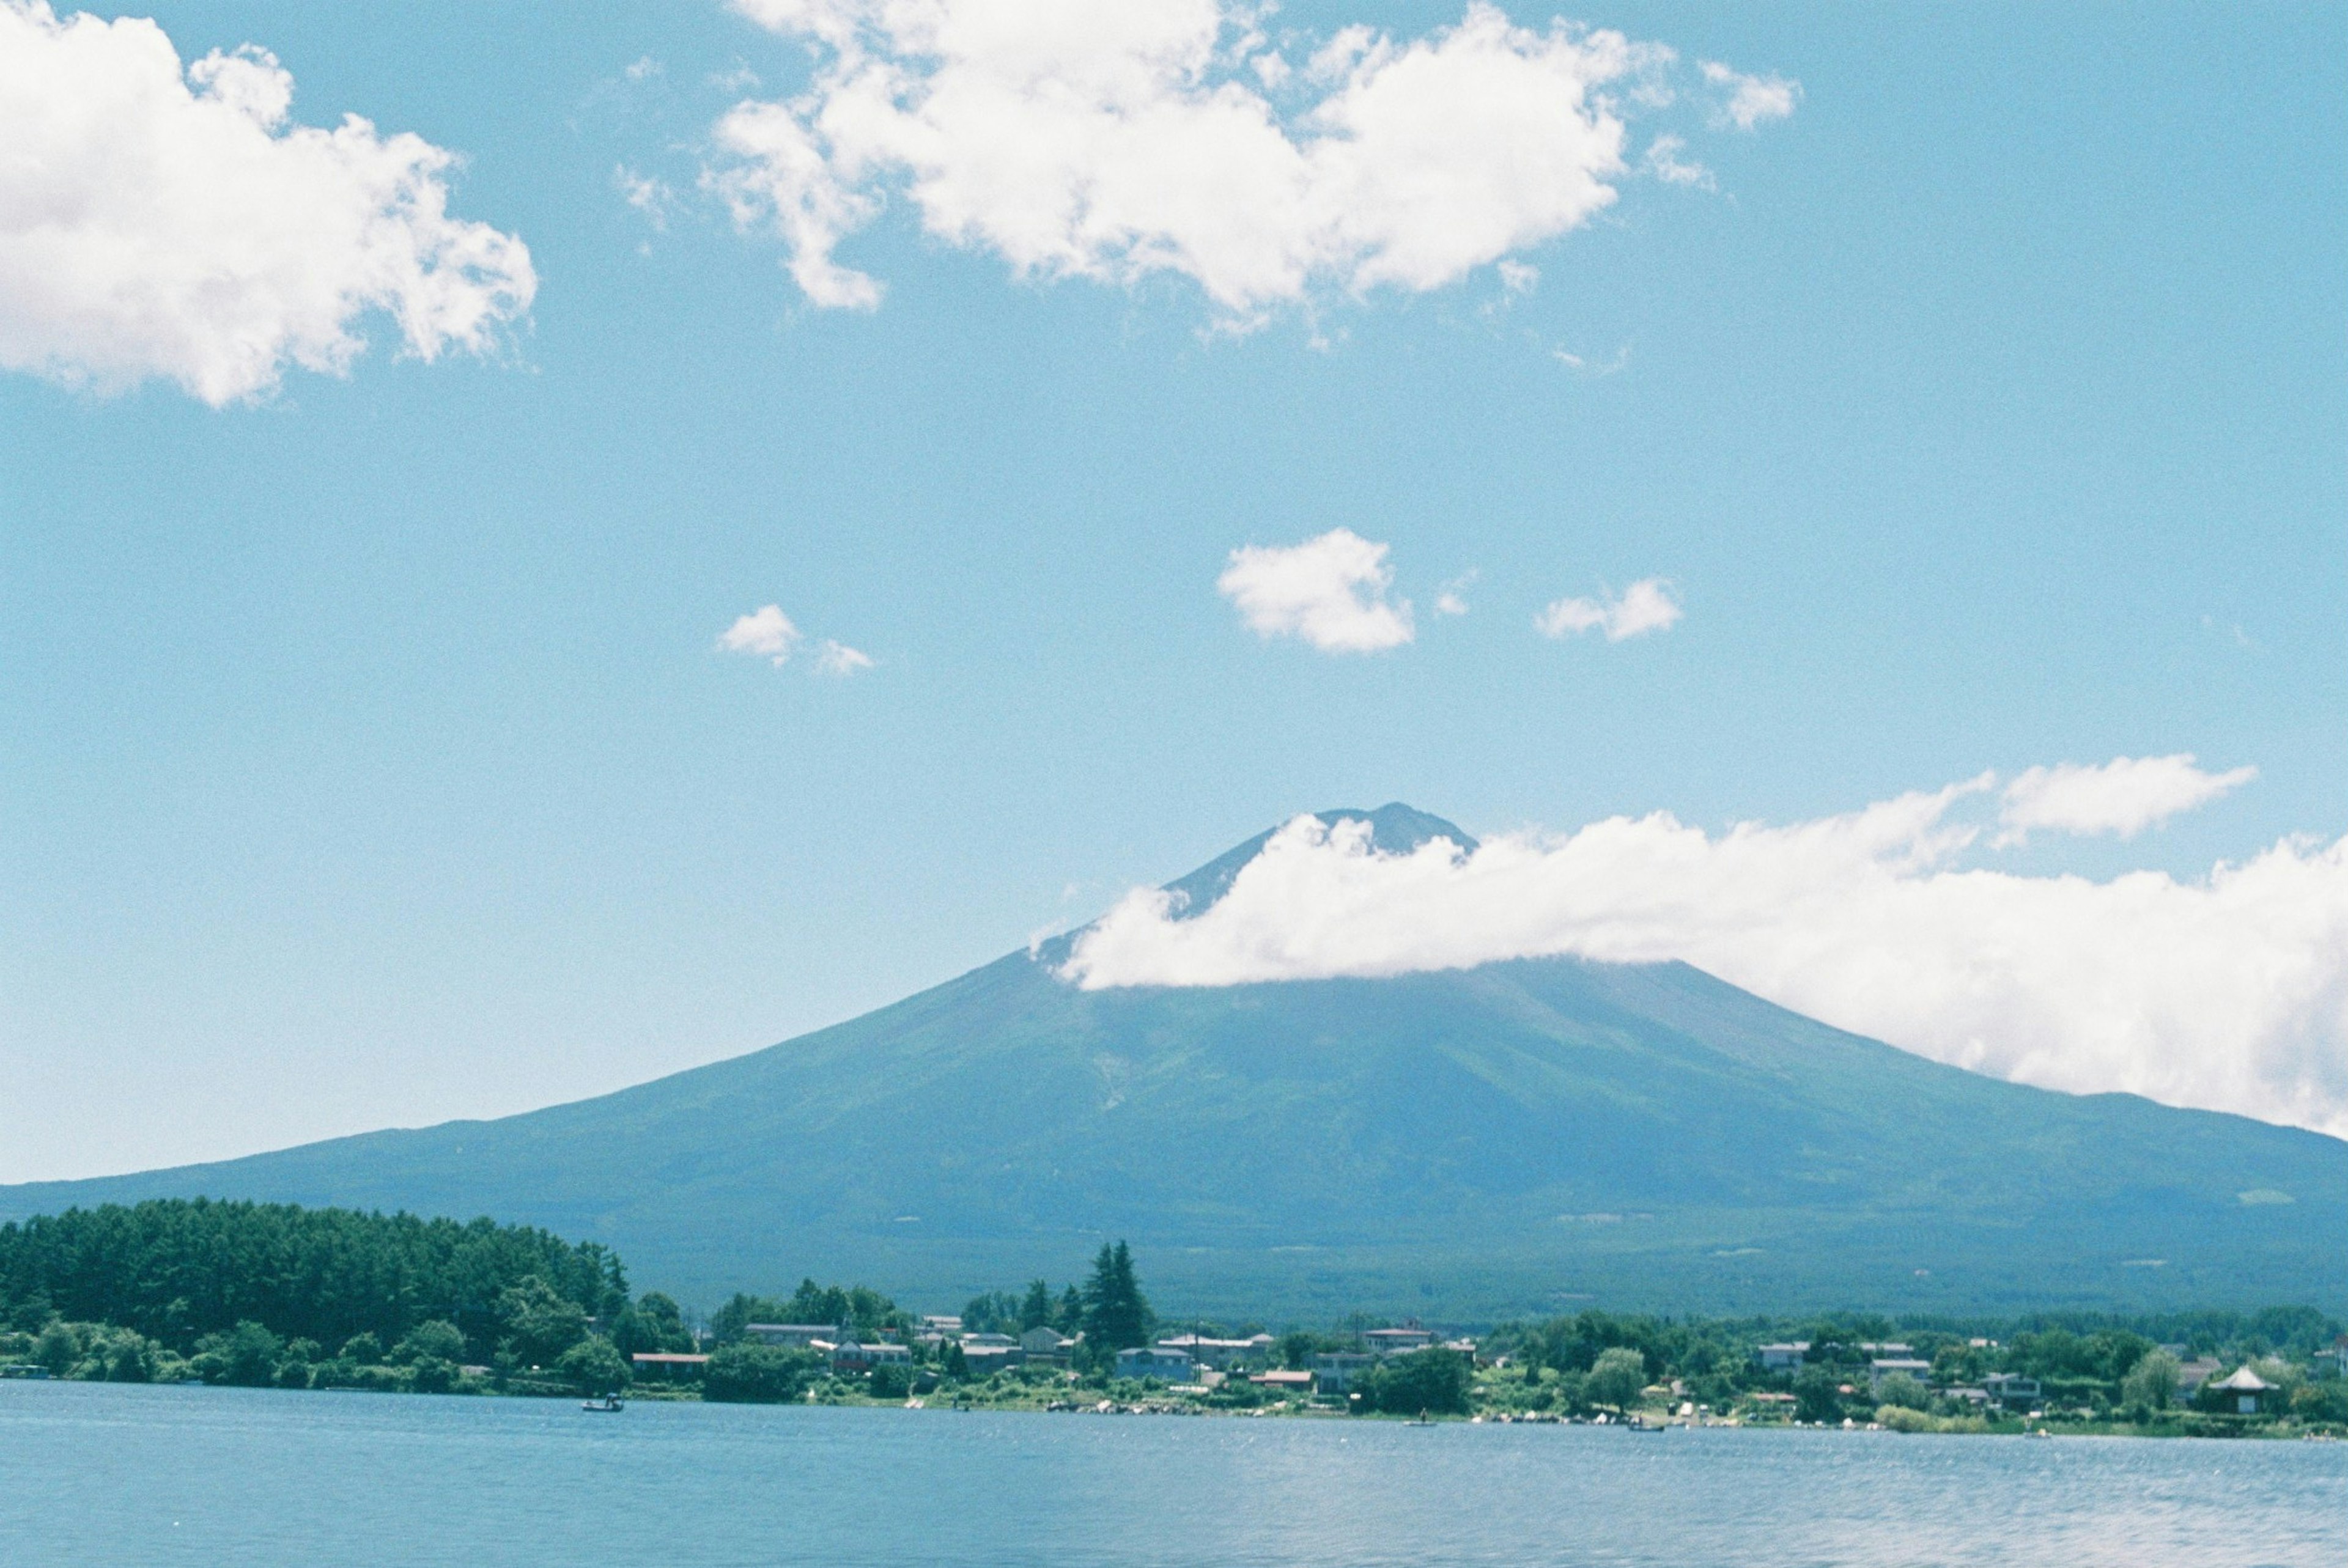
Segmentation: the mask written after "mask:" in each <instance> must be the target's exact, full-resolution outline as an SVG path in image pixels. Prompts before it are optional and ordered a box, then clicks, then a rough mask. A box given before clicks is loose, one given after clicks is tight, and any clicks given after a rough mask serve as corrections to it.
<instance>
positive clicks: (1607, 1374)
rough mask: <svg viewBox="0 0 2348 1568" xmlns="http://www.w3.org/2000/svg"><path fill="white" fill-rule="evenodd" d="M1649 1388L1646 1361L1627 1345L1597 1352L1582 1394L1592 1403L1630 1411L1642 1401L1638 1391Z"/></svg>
mask: <svg viewBox="0 0 2348 1568" xmlns="http://www.w3.org/2000/svg"><path fill="white" fill-rule="evenodd" d="M1646 1386H1647V1358H1645V1357H1644V1356H1642V1355H1641V1354H1640V1353H1639V1352H1638V1351H1636V1350H1633V1349H1631V1348H1628V1347H1627V1346H1615V1347H1612V1348H1608V1349H1605V1350H1601V1351H1600V1352H1599V1353H1598V1358H1597V1360H1596V1361H1595V1362H1594V1363H1593V1364H1592V1365H1591V1368H1590V1376H1589V1378H1588V1380H1587V1381H1586V1382H1585V1383H1584V1384H1583V1385H1582V1393H1583V1397H1584V1398H1586V1399H1589V1400H1590V1402H1591V1403H1592V1404H1596V1405H1612V1406H1613V1407H1614V1408H1615V1409H1618V1410H1619V1409H1629V1408H1630V1407H1631V1406H1632V1405H1634V1404H1637V1403H1638V1402H1639V1390H1640V1389H1643V1388H1645V1387H1646Z"/></svg>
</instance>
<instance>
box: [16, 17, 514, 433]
mask: <svg viewBox="0 0 2348 1568" xmlns="http://www.w3.org/2000/svg"><path fill="white" fill-rule="evenodd" d="M292 101H293V77H290V76H289V75H288V74H287V73H286V72H285V71H284V69H283V67H280V66H279V65H278V63H277V61H276V60H275V59H274V58H273V56H270V55H269V54H267V53H266V52H264V51H263V50H260V49H256V48H252V47H251V46H247V47H245V48H243V49H240V50H238V51H237V52H236V53H234V54H221V53H219V52H218V51H215V52H213V53H211V54H210V55H207V56H204V57H203V58H202V59H201V60H198V61H196V62H195V63H194V64H192V65H191V66H187V67H185V68H184V69H182V67H181V63H180V56H179V54H178V51H177V50H175V49H174V48H173V47H172V45H171V41H170V38H169V37H167V36H165V35H164V33H163V30H162V29H161V28H160V26H156V24H155V23H153V22H151V21H141V20H138V19H135V18H128V17H126V18H124V19H121V20H119V21H114V22H107V21H103V20H100V19H99V18H98V17H95V16H91V15H76V16H74V17H72V18H70V19H68V20H66V21H62V22H61V21H59V20H58V19H57V15H56V14H55V13H54V12H52V11H51V10H50V9H49V7H48V6H47V5H46V4H43V3H42V0H0V366H5V368H8V369H11V370H20V371H29V372H31V373H33V374H37V375H42V376H46V377H48V378H50V379H52V380H55V381H59V382H63V383H65V384H69V385H76V386H88V387H92V388H95V389H97V390H99V391H106V392H110V391H117V390H120V389H123V388H126V387H129V386H131V385H133V384H137V383H139V382H140V381H143V380H146V379H148V378H149V377H163V378H165V379H168V380H170V381H174V382H177V383H178V384H180V386H182V387H183V388H185V389H186V390H187V391H188V392H189V393H191V394H192V395H195V396H196V397H199V398H201V399H202V400H203V401H204V402H206V403H209V404H211V405H214V406H219V405H223V404H228V403H232V402H236V401H238V400H240V399H247V398H252V397H257V396H260V395H263V394H266V393H267V392H269V391H270V390H271V389H272V388H273V387H274V386H276V385H277V384H278V381H279V379H280V378H281V377H282V376H283V374H284V372H285V371H286V369H287V368H288V367H289V366H299V367H301V368H303V369H306V370H314V371H324V372H328V373H332V374H341V373H343V372H344V371H345V370H346V369H347V368H348V367H349V365H350V364H351V362H352V361H353V360H354V359H355V358H356V357H357V356H358V354H360V352H361V351H362V350H363V349H364V348H365V347H366V343H365V340H364V339H363V338H362V337H361V336H360V335H359V333H358V330H357V325H358V323H359V321H360V320H361V318H363V317H364V316H366V314H367V313H370V312H374V311H383V312H386V313H388V314H389V315H390V317H391V318H392V320H393V321H394V322H396V323H397V325H398V328H399V333H400V337H401V341H402V343H403V344H404V346H405V350H406V352H407V354H412V355H414V356H415V357H417V358H419V359H424V360H431V359H435V358H438V356H439V355H440V354H443V353H447V352H449V351H452V350H454V351H463V352H468V353H482V352H485V351H487V350H489V349H491V348H493V347H494V346H495V344H496V341H497V336H498V333H499V328H500V327H501V326H502V325H503V324H504V323H508V322H510V321H511V320H513V319H514V318H515V317H517V316H519V315H520V313H522V312H524V311H526V310H527V309H528V308H529V306H530V299H531V297H532V295H533V294H534V293H535V292H536V290H537V276H536V274H535V273H534V272H532V270H531V267H530V252H529V251H528V249H527V248H526V247H524V245H523V244H522V242H521V241H520V240H518V239H516V238H514V237H513V236H512V235H510V234H505V233H501V232H499V231H497V230H495V229H493V228H490V227H489V225H488V224H485V223H476V222H469V221H466V220H460V219H457V218H452V217H450V216H449V215H448V185H447V183H446V181H445V178H444V177H445V176H446V174H447V172H448V169H449V168H450V167H451V166H452V165H453V164H454V163H455V162H456V158H455V155H454V154H452V153H449V152H447V151H445V150H443V149H440V148H437V147H434V146H433V145H431V144H430V143H429V142H427V141H425V140H424V139H423V138H420V137H417V136H414V135H411V134H407V133H399V134H395V135H392V136H384V135H382V134H380V133H379V132H377V131H376V128H375V127H374V126H372V125H370V124H369V123H368V122H367V121H366V120H364V119H361V118H357V117H356V116H355V115H354V116H348V117H345V119H344V120H343V122H342V124H341V125H339V126H337V127H335V128H333V129H331V130H329V129H324V128H318V127H314V126H305V125H289V124H288V123H287V118H286V115H287V110H288V109H289V108H290V107H291V105H292Z"/></svg>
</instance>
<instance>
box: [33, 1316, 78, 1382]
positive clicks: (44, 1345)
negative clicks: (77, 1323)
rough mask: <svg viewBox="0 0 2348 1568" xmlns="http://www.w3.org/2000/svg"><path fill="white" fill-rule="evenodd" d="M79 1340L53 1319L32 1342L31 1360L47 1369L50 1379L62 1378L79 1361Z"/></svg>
mask: <svg viewBox="0 0 2348 1568" xmlns="http://www.w3.org/2000/svg"><path fill="white" fill-rule="evenodd" d="M81 1355H82V1345H81V1339H80V1338H79V1337H78V1336H77V1335H76V1334H75V1333H74V1331H73V1330H72V1329H71V1328H68V1327H66V1325H65V1322H64V1321H63V1320H62V1319H55V1320H52V1321H51V1322H50V1324H49V1325H48V1327H46V1328H43V1329H42V1330H41V1335H40V1337H39V1338H37V1339H36V1340H34V1341H33V1359H34V1360H35V1361H36V1362H38V1363H39V1364H40V1365H42V1366H44V1367H46V1368H48V1369H49V1374H50V1376H52V1377H57V1378H62V1377H64V1376H65V1375H66V1374H67V1373H68V1372H70V1371H72V1370H73V1369H74V1368H75V1366H76V1365H77V1364H78V1363H79V1362H80V1360H81Z"/></svg>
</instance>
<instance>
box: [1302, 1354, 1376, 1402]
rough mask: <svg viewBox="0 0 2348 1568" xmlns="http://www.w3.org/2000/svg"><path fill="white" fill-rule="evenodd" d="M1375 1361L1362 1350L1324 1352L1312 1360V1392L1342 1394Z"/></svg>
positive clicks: (1374, 1358) (1373, 1357)
mask: <svg viewBox="0 0 2348 1568" xmlns="http://www.w3.org/2000/svg"><path fill="white" fill-rule="evenodd" d="M1376 1361H1377V1358H1376V1357H1375V1356H1373V1355H1370V1354H1369V1353H1368V1352H1366V1351H1363V1350H1324V1351H1323V1352H1321V1353H1320V1354H1319V1355H1317V1356H1315V1357H1313V1392H1314V1393H1316V1394H1342V1393H1344V1391H1345V1390H1346V1389H1348V1388H1350V1387H1351V1386H1352V1385H1353V1381H1354V1378H1358V1377H1360V1376H1361V1375H1362V1374H1363V1373H1365V1372H1366V1371H1368V1370H1369V1369H1370V1368H1371V1367H1372V1366H1373V1365H1375V1363H1376Z"/></svg>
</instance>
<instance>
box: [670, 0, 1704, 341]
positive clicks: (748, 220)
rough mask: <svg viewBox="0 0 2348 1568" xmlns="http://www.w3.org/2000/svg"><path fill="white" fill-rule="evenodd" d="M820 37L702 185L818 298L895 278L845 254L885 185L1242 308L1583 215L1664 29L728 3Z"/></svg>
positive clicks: (1017, 255) (1058, 270)
mask: <svg viewBox="0 0 2348 1568" xmlns="http://www.w3.org/2000/svg"><path fill="white" fill-rule="evenodd" d="M735 3H736V8H737V9H739V10H740V11H742V12H743V13H744V14H745V15H748V16H750V17H752V18H753V19H754V20H756V21H757V22H759V23H761V24H762V25H764V26H767V27H769V28H771V29H773V30H774V31H776V32H778V33H780V34H784V35H786V36H793V37H797V38H799V39H801V40H803V41H805V42H806V43H807V44H808V46H809V48H810V50H811V51H812V52H813V53H814V55H815V57H816V64H815V71H814V77H813V80H812V82H811V83H810V85H809V87H808V89H807V91H806V92H804V93H803V94H801V95H800V96H798V97H793V98H790V99H788V100H783V101H775V100H767V101H758V100H751V101H746V102H744V103H741V104H739V105H737V106H736V108H734V109H733V110H732V111H731V112H729V113H728V114H726V116H725V118H723V119H721V120H720V121H719V122H718V125H717V127H716V132H715V140H716V145H717V147H718V148H719V149H721V151H722V154H723V159H722V161H721V162H720V163H719V164H718V165H716V167H713V168H712V169H710V170H709V173H708V176H707V181H708V184H709V186H710V188H711V189H713V190H716V191H717V192H718V193H719V194H721V195H722V196H723V197H724V198H725V200H726V201H727V202H728V203H729V204H730V206H731V207H732V210H733V213H734V216H735V219H736V222H737V223H738V224H740V225H741V226H742V227H743V228H744V229H746V230H748V229H753V228H764V229H769V230H771V231H773V232H775V233H776V234H778V236H779V237H780V238H781V240H782V241H783V242H784V245H785V248H786V250H787V251H788V266H789V268H790V271H791V274H792V276H793V278H794V279H795V281H796V282H798V285H799V287H800V289H801V290H802V291H803V292H805V293H806V294H807V296H808V299H809V300H811V301H813V302H816V303H817V304H819V305H830V306H846V307H858V308H870V307H871V306H872V305H874V304H876V303H878V302H879V300H880V284H879V283H878V282H876V281H875V280H874V279H872V278H870V277H869V276H867V275H865V274H864V273H861V272H856V271H854V270H852V269H850V268H848V267H845V266H843V265H842V264H841V263H840V262H839V261H837V260H836V259H835V251H836V250H837V248H838V247H839V244H840V242H841V241H843V240H845V239H846V238H847V237H848V236H849V235H850V234H852V233H853V232H855V231H857V230H859V229H860V228H862V227H863V226H864V225H866V224H868V223H870V221H871V220H873V219H874V218H875V217H876V216H877V215H878V214H879V213H880V210H882V207H883V205H884V202H885V201H886V200H888V199H889V198H891V196H894V195H898V194H901V195H902V196H903V197H904V198H906V199H908V200H910V201H911V204H912V205H913V207H914V208H915V209H917V210H918V211H919V213H920V216H921V220H922V224H923V226H924V228H926V230H927V231H929V232H930V233H931V234H932V235H933V236H935V237H937V238H939V239H941V240H943V241H946V242H948V243H950V244H953V245H957V246H961V247H963V248H966V249H971V250H979V251H990V252H993V253H994V254H996V255H999V256H1001V257H1002V258H1003V259H1004V261H1008V262H1009V263H1010V265H1011V266H1012V268H1013V269H1014V271H1015V272H1017V273H1018V274H1020V275H1021V276H1023V277H1045V278H1054V277H1082V278H1090V279H1096V280H1102V281H1108V282H1125V283H1131V282H1138V280H1141V279H1143V278H1146V277H1149V276H1151V275H1154V274H1159V273H1168V274H1174V275H1178V276H1181V277H1186V278H1189V279H1190V280H1192V281H1193V282H1196V283H1197V284H1198V286H1199V287H1200V289H1202V290H1203V291H1204V292H1205V293H1206V295H1207V296H1208V298H1209V299H1210V301H1211V302H1213V304H1214V305H1215V306H1216V308H1217V310H1218V312H1219V313H1220V314H1221V316H1222V317H1223V318H1224V320H1225V321H1226V322H1227V323H1233V324H1245V323H1251V322H1253V321H1256V320H1260V319H1261V318H1262V315H1263V314H1264V313H1266V312H1267V311H1268V310H1270V309H1272V308H1274V307H1277V306H1280V305H1284V304H1290V303H1293V302H1298V301H1301V300H1304V299H1307V298H1309V297H1311V296H1312V295H1313V294H1314V293H1315V292H1318V291H1326V290H1335V291H1341V292H1348V293H1351V294H1354V295H1356V296H1358V295H1361V294H1364V293H1365V292H1368V291H1370V290H1373V289H1376V288H1380V287H1393V288H1397V289H1402V290H1407V291H1424V290H1429V289H1435V288H1438V287H1441V286H1443V285H1445V284H1447V283H1449V282H1454V281H1456V280H1457V279H1458V278H1460V277H1462V276H1464V275H1466V274H1467V273H1468V272H1470V271H1472V270H1474V269H1475V268H1478V267H1481V266H1485V265H1488V264H1490V263H1492V262H1495V261H1499V260H1501V259H1503V258H1505V257H1509V256H1510V255H1512V254H1514V253H1515V252H1518V251H1524V250H1526V249H1529V248H1530V247H1532V246H1534V245H1538V244H1540V242H1542V241H1546V240H1549V239H1551V238H1554V237H1555V236H1557V235H1560V234H1562V233H1565V232H1567V231H1570V230H1572V229H1574V228H1577V227H1579V226H1580V225H1581V224H1583V223H1585V222H1587V221H1588V220H1590V219H1591V217H1592V216H1593V215H1594V214H1596V213H1598V212H1600V211H1601V210H1604V209H1605V208H1606V207H1607V206H1608V205H1609V204H1610V203H1612V201H1613V200H1615V195H1616V190H1615V181H1617V180H1618V179H1620V178H1621V177H1622V175H1623V174H1624V173H1625V165H1624V162H1623V156H1622V150H1623V143H1624V134H1625V133H1624V128H1623V120H1622V112H1623V107H1622V101H1618V96H1619V97H1621V98H1627V100H1628V101H1631V102H1632V103H1660V102H1667V101H1668V100H1669V96H1670V95H1669V94H1668V93H1666V92H1662V91H1660V90H1658V89H1656V88H1654V87H1653V86H1652V84H1653V82H1654V81H1655V80H1656V79H1657V78H1659V77H1660V76H1661V75H1662V73H1663V72H1664V71H1666V70H1667V69H1668V68H1669V67H1671V66H1672V64H1673V60H1674V56H1673V54H1672V52H1671V51H1670V50H1669V49H1666V48H1663V47H1662V46H1656V45H1649V44H1637V43H1632V42H1631V41H1630V40H1628V39H1626V38H1624V37H1623V36H1622V35H1620V34H1617V33H1612V32H1602V31H1600V32H1591V31H1583V30H1579V29H1576V28H1572V27H1570V26H1567V25H1565V24H1564V23H1562V22H1560V23H1555V24H1552V25H1551V26H1550V28H1549V30H1548V31H1546V32H1541V31H1535V30H1533V29H1529V28H1524V27H1519V26H1514V25H1512V24H1511V23H1510V22H1509V19H1508V17H1507V16H1506V15H1503V14H1502V13H1501V12H1500V11H1499V10H1498V9H1497V8H1496V7H1494V6H1492V5H1488V4H1484V3H1482V0H1475V3H1472V4H1470V5H1468V7H1467V9H1466V12H1465V14H1464V15H1462V17H1461V19H1460V21H1459V22H1458V23H1457V25H1456V26H1449V27H1444V28H1438V29H1437V30H1436V31H1434V32H1431V33H1428V34H1426V36H1421V37H1418V38H1415V39H1410V40H1398V39H1395V38H1394V37H1392V36H1388V35H1386V34H1384V33H1380V32H1376V31H1374V30H1373V29H1370V28H1368V27H1364V26H1354V27H1348V28H1345V29H1344V30H1343V31H1342V32H1340V33H1339V34H1338V35H1337V36H1335V37H1334V38H1333V39H1331V40H1330V41H1329V42H1328V43H1327V45H1326V46H1323V48H1322V49H1320V50H1319V51H1318V52H1317V53H1315V54H1314V55H1313V56H1312V59H1311V62H1310V64H1309V65H1307V66H1306V67H1303V68H1302V69H1301V70H1297V69H1293V68H1292V67H1290V66H1289V64H1288V63H1287V61H1286V60H1285V59H1284V58H1283V57H1282V56H1280V55H1278V54H1277V53H1275V52H1271V51H1268V50H1266V49H1264V47H1263V39H1262V34H1261V32H1260V31H1259V29H1258V26H1257V24H1258V22H1259V21H1260V20H1261V18H1262V7H1260V6H1256V5H1241V4H1238V3H1236V0H1119V3H1118V4H1116V5H1101V4H1097V0H735Z"/></svg>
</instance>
